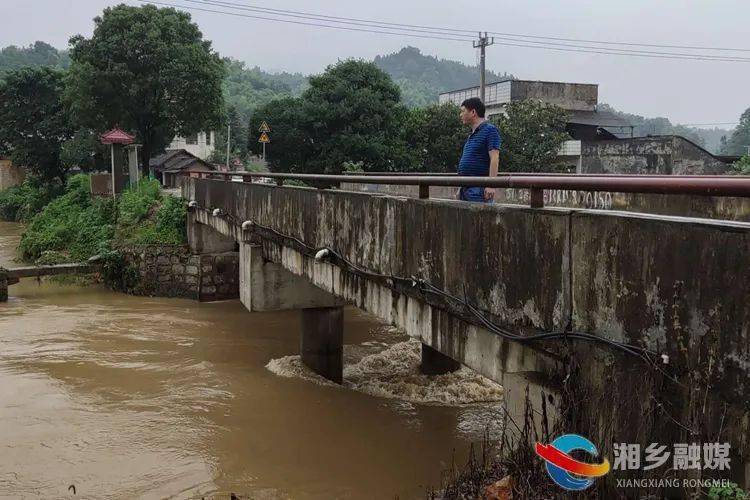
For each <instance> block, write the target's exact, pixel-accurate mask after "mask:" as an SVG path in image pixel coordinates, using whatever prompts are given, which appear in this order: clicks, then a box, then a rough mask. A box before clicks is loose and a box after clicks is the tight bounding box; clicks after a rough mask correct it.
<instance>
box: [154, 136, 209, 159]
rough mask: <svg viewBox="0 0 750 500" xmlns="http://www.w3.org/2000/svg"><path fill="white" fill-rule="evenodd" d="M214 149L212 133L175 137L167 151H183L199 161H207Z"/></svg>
mask: <svg viewBox="0 0 750 500" xmlns="http://www.w3.org/2000/svg"><path fill="white" fill-rule="evenodd" d="M215 147H216V134H215V133H214V132H198V133H195V134H191V135H189V136H187V137H175V138H174V139H172V142H171V143H170V144H169V146H167V148H166V149H167V150H177V149H184V150H185V151H187V152H188V153H190V154H192V155H194V156H197V157H198V158H200V159H201V160H207V159H208V157H209V156H211V153H213V152H214V149H215Z"/></svg>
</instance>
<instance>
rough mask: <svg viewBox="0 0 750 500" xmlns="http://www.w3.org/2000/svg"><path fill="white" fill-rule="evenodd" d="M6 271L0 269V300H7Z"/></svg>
mask: <svg viewBox="0 0 750 500" xmlns="http://www.w3.org/2000/svg"><path fill="white" fill-rule="evenodd" d="M8 284H9V283H8V273H7V272H6V271H5V270H4V269H0V302H7V301H8Z"/></svg>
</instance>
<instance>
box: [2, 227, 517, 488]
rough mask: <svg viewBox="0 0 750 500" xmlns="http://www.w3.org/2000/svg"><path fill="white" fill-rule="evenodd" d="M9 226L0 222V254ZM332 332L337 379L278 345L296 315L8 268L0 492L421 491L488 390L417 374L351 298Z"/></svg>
mask: <svg viewBox="0 0 750 500" xmlns="http://www.w3.org/2000/svg"><path fill="white" fill-rule="evenodd" d="M20 233H21V227H20V225H18V224H13V223H4V222H0V266H9V265H13V264H12V262H11V259H12V258H13V256H14V248H15V246H16V245H17V243H18V241H19V238H20ZM345 342H346V344H347V345H346V347H345V358H346V365H345V384H344V386H343V387H338V386H334V385H332V384H329V383H327V382H325V381H322V380H320V379H319V378H318V377H316V376H315V375H314V374H311V373H310V372H309V371H307V370H306V369H304V368H303V367H302V365H301V364H300V363H299V358H298V357H296V356H294V355H295V353H296V352H298V349H299V315H298V313H296V312H276V313H253V314H250V313H248V312H247V311H246V310H245V309H244V307H243V306H242V304H240V303H239V301H228V302H219V303H203V304H200V303H197V302H194V301H189V300H179V299H160V298H143V297H132V296H127V295H123V294H118V293H114V292H111V291H108V290H106V289H104V288H103V287H101V286H86V287H82V286H77V285H62V284H56V283H53V282H50V281H43V282H41V283H39V282H37V281H36V280H22V282H21V283H19V284H17V285H12V286H11V287H10V300H9V302H8V303H6V304H1V303H0V446H1V447H2V448H1V449H2V453H0V497H2V498H5V497H10V498H17V497H32V498H33V497H44V498H164V497H169V498H200V497H201V496H206V497H210V496H216V497H217V498H228V492H230V491H231V492H235V493H237V494H239V495H242V496H247V498H257V499H264V498H268V499H276V498H283V499H286V498H319V499H332V498H395V497H399V498H402V499H403V498H420V497H423V496H424V493H425V489H426V488H427V487H428V486H437V485H439V482H440V475H441V471H442V470H444V469H446V468H449V467H450V465H451V462H452V460H453V459H454V457H455V460H456V463H459V464H460V463H462V462H463V460H464V459H465V457H466V456H467V452H468V447H469V444H470V443H471V442H473V441H477V440H479V439H480V437H481V434H482V432H483V431H484V429H485V427H486V426H487V424H488V421H491V419H492V418H493V417H494V416H495V410H496V409H497V404H498V403H497V402H496V401H497V400H498V399H499V398H500V395H501V393H502V389H501V388H499V387H498V386H496V385H495V384H492V383H490V382H489V381H487V380H486V379H483V378H481V377H478V376H477V375H475V374H473V373H472V372H470V371H468V370H466V369H462V370H461V371H459V372H457V373H456V374H451V375H446V376H442V377H432V378H430V377H424V376H421V375H419V374H418V373H417V369H416V365H417V363H418V360H419V356H418V343H417V344H414V343H412V342H408V341H407V338H406V337H405V336H404V335H402V334H399V333H398V332H394V331H393V330H392V329H389V328H384V327H382V326H381V325H378V323H376V322H375V321H373V319H372V318H370V317H368V316H366V315H364V314H363V313H361V312H359V311H357V310H356V309H347V311H346V314H345ZM71 485H74V486H75V488H76V495H75V497H74V496H73V490H72V488H71V489H69V486H71Z"/></svg>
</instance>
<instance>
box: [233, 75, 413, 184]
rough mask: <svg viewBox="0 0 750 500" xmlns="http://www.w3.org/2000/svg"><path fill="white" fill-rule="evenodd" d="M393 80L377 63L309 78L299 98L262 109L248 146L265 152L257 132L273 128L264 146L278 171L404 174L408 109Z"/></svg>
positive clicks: (251, 127)
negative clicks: (351, 168)
mask: <svg viewBox="0 0 750 500" xmlns="http://www.w3.org/2000/svg"><path fill="white" fill-rule="evenodd" d="M399 97H400V94H399V90H398V87H397V86H396V85H395V84H394V83H393V81H392V80H391V79H390V77H389V76H388V75H387V74H385V73H384V72H383V71H381V70H379V69H378V68H377V67H376V66H375V65H374V64H372V63H366V62H363V61H355V60H347V61H342V62H339V63H338V64H335V65H333V66H329V67H328V68H327V69H326V71H325V72H324V73H323V74H321V75H317V76H313V77H311V78H310V87H309V88H308V89H307V90H305V91H304V92H303V93H302V96H301V97H300V98H285V99H278V100H274V101H271V102H270V103H268V104H266V105H264V106H261V107H260V108H258V109H257V110H256V112H255V113H254V114H253V118H252V119H251V120H250V125H249V128H248V147H249V148H250V149H251V150H252V151H253V152H255V153H258V152H260V151H261V145H260V144H258V142H257V140H258V135H257V132H256V131H257V130H258V127H259V125H260V123H261V121H262V120H265V121H266V122H267V123H268V124H269V126H270V127H271V134H270V136H271V143H270V144H269V145H267V146H266V154H267V159H268V162H269V165H270V167H271V169H272V170H274V171H291V172H307V173H340V172H341V171H342V169H344V167H345V166H346V165H359V166H360V167H361V168H362V169H363V170H365V171H394V170H402V169H403V164H404V162H405V161H406V157H407V156H408V149H407V147H406V144H405V143H404V141H403V137H402V133H401V130H400V126H401V125H402V124H403V122H404V113H406V108H404V106H402V105H401V104H400V102H399Z"/></svg>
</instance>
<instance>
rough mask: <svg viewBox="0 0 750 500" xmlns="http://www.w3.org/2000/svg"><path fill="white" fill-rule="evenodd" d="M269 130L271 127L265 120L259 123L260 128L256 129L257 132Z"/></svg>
mask: <svg viewBox="0 0 750 500" xmlns="http://www.w3.org/2000/svg"><path fill="white" fill-rule="evenodd" d="M270 131H271V127H269V126H268V124H267V123H266V121H265V120H263V122H262V123H261V124H260V128H259V129H258V132H263V133H268V132H270Z"/></svg>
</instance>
